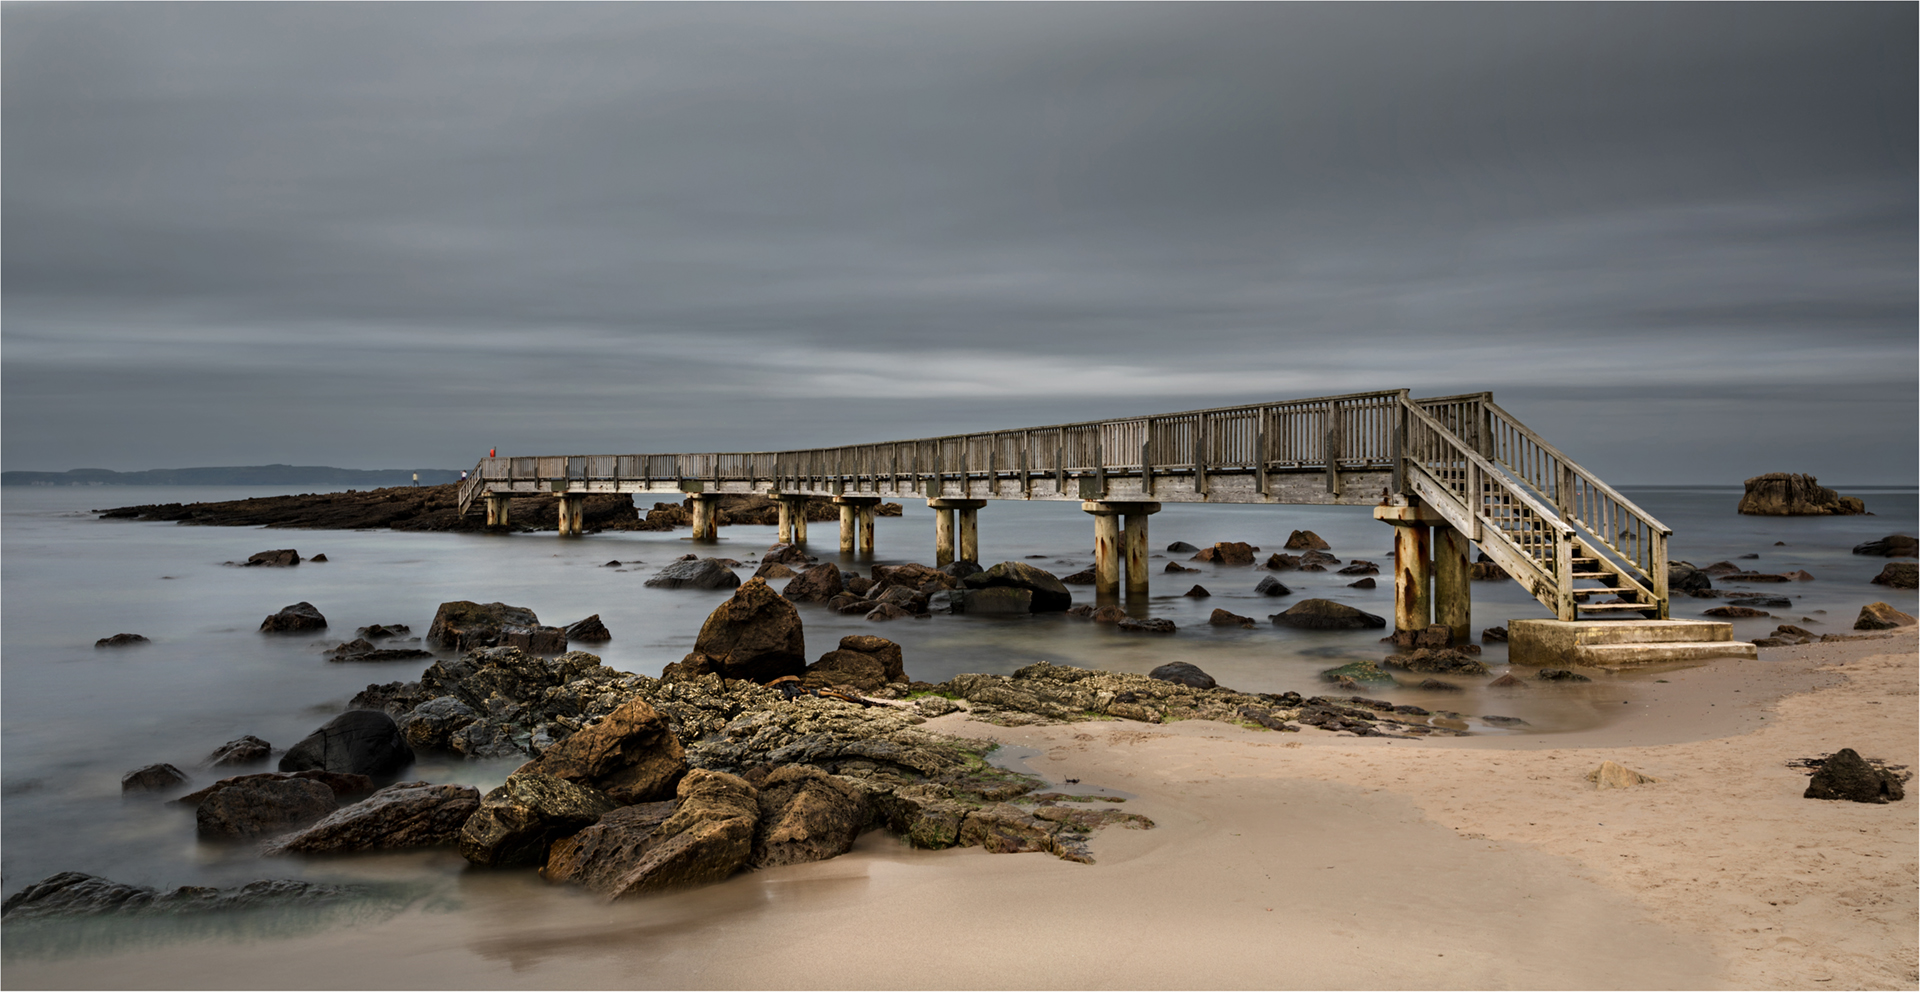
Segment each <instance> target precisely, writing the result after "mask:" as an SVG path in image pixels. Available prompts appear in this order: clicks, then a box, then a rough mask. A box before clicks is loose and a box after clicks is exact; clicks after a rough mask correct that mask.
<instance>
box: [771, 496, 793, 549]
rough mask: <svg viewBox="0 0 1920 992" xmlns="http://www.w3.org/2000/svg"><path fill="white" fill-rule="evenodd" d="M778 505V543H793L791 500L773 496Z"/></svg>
mask: <svg viewBox="0 0 1920 992" xmlns="http://www.w3.org/2000/svg"><path fill="white" fill-rule="evenodd" d="M774 501H775V502H776V503H778V504H779V506H780V543H781V544H792V543H793V501H792V500H787V499H781V498H779V497H778V496H776V497H774Z"/></svg>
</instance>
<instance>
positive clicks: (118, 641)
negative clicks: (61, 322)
mask: <svg viewBox="0 0 1920 992" xmlns="http://www.w3.org/2000/svg"><path fill="white" fill-rule="evenodd" d="M1889 567H1891V566H1889ZM1907 568H1908V569H1909V570H1911V569H1912V568H1913V566H1911V565H1909V566H1907ZM1875 581H1879V580H1877V579H1876V580H1875ZM151 643H152V642H151V641H149V640H147V639H146V638H145V637H142V636H141V635H139V634H115V635H113V636H112V637H102V638H100V639H99V640H97V641H94V642H93V646H94V647H96V648H124V647H130V646H132V645H135V644H151Z"/></svg>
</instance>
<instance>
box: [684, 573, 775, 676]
mask: <svg viewBox="0 0 1920 992" xmlns="http://www.w3.org/2000/svg"><path fill="white" fill-rule="evenodd" d="M806 668H807V644H806V635H805V633H804V631H803V630H802V629H801V624H800V612H799V611H798V610H796V609H794V607H793V604H792V603H790V602H788V601H787V600H786V599H784V598H782V597H781V596H780V595H779V594H778V593H776V592H774V591H773V589H772V587H770V586H768V585H767V583H766V581H765V580H763V579H758V578H755V579H750V580H748V581H747V582H746V583H745V584H744V585H742V586H741V587H740V588H739V589H738V590H736V591H735V592H734V594H733V597H732V598H731V599H728V600H727V601H726V602H724V603H722V604H720V606H719V608H718V609H715V610H714V611H713V612H712V613H710V614H708V615H707V620H706V623H704V624H702V625H701V626H700V636H699V637H698V638H697V639H696V640H695V641H694V643H693V651H692V653H690V654H688V655H687V656H686V657H685V658H683V659H681V660H680V661H678V662H676V663H674V664H673V665H670V666H668V671H667V672H663V673H662V676H661V677H662V678H685V677H690V676H694V675H700V674H706V673H711V674H715V675H719V676H721V677H722V678H729V679H746V680H747V681H750V682H761V683H765V682H771V681H773V680H774V679H777V678H780V677H782V676H786V675H794V676H798V675H801V674H803V673H804V672H805V671H806Z"/></svg>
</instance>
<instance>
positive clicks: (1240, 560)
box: [1189, 541, 1254, 565]
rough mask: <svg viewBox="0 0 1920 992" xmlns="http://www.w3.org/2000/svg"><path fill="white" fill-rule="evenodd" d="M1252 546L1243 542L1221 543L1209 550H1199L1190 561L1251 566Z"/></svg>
mask: <svg viewBox="0 0 1920 992" xmlns="http://www.w3.org/2000/svg"><path fill="white" fill-rule="evenodd" d="M1253 551H1254V548H1253V545H1251V544H1247V543H1246V542H1244V541H1221V542H1219V543H1218V544H1215V545H1214V546H1213V547H1211V548H1201V549H1200V550H1199V551H1198V552H1196V553H1195V554H1194V556H1193V557H1192V558H1191V559H1189V560H1191V561H1210V562H1213V563H1214V564H1216V565H1251V564H1253Z"/></svg>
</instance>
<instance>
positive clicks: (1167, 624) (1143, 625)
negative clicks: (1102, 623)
mask: <svg viewBox="0 0 1920 992" xmlns="http://www.w3.org/2000/svg"><path fill="white" fill-rule="evenodd" d="M1114 629H1115V630H1125V631H1132V632H1134V633H1146V634H1171V633H1173V632H1174V631H1175V630H1177V629H1178V628H1176V627H1175V626H1174V624H1173V621H1172V620H1168V619H1167V618H1166V617H1154V618H1152V619H1150V620H1141V619H1138V618H1135V617H1128V618H1127V619H1125V620H1122V621H1120V622H1119V623H1117V624H1114Z"/></svg>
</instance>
